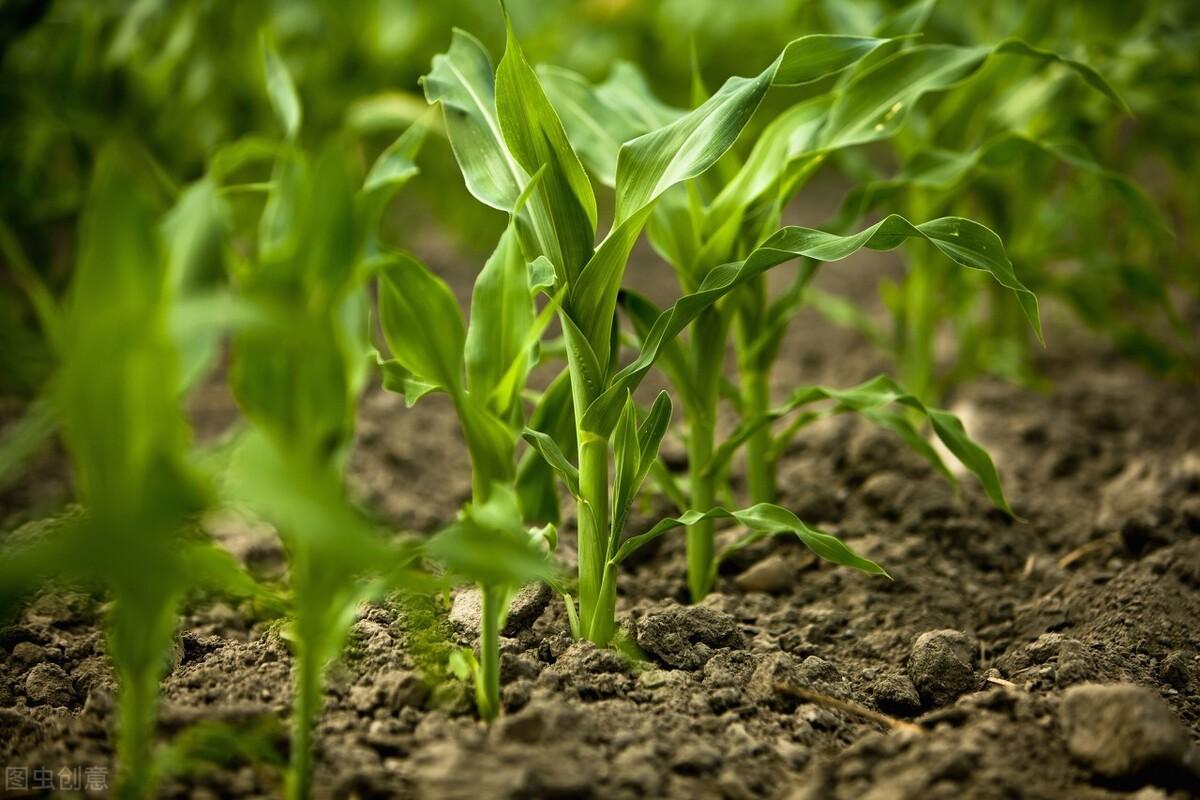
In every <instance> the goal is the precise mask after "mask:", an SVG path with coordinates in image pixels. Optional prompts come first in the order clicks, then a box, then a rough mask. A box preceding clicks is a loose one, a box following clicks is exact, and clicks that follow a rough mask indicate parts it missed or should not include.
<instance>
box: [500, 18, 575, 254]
mask: <svg viewBox="0 0 1200 800" xmlns="http://www.w3.org/2000/svg"><path fill="white" fill-rule="evenodd" d="M505 27H506V31H507V44H506V47H505V50H504V58H503V59H501V61H500V66H499V67H497V69H496V113H497V118H498V120H499V123H500V130H501V132H502V133H503V135H504V141H505V143H506V144H507V146H508V150H509V152H510V153H511V154H512V156H513V158H514V159H516V161H517V163H519V164H520V165H521V166H522V167H523V168H524V170H525V171H526V172H527V173H528V174H530V175H532V174H533V173H535V172H537V171H538V170H540V169H544V170H545V174H544V175H543V176H542V179H541V180H540V181H538V183H537V186H536V188H535V189H534V197H535V198H536V199H537V201H539V202H535V203H534V205H533V207H532V213H533V214H534V216H535V217H538V218H547V219H548V221H549V225H550V229H551V230H552V231H553V232H554V236H553V238H552V239H551V240H550V245H551V250H550V252H544V251H543V253H542V254H543V255H546V256H548V257H549V258H550V261H551V262H552V263H554V265H555V267H556V270H562V274H565V275H567V276H568V277H574V276H575V275H577V274H578V272H579V270H580V269H581V268H582V267H583V265H584V264H585V263H587V260H588V258H589V257H590V256H591V254H592V248H593V243H594V241H595V236H596V198H595V196H594V195H593V194H592V185H591V183H590V181H588V177H587V173H585V172H584V169H583V165H582V164H581V163H580V161H579V157H578V156H577V155H576V153H575V150H574V149H573V148H572V147H571V143H570V142H569V141H568V140H567V134H566V131H565V130H564V128H563V125H562V122H561V121H560V120H559V118H558V115H557V114H556V113H555V111H554V107H553V106H552V105H551V104H550V101H549V99H547V97H546V94H545V92H544V91H543V89H542V85H541V83H540V82H539V81H538V77H537V73H535V72H534V70H533V68H532V67H531V66H530V65H529V63H528V62H527V61H526V60H525V54H524V52H523V51H522V50H521V44H520V42H519V41H518V40H517V36H516V33H515V32H514V31H513V28H512V21H511V20H509V19H508V16H507V14H506V15H505ZM545 244H546V242H545V241H543V245H545Z"/></svg>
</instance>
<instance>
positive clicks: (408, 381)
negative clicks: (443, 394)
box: [368, 350, 441, 408]
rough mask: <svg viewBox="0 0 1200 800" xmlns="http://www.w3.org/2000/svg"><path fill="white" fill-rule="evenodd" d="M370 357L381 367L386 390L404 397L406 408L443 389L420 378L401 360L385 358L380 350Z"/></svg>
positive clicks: (372, 353) (380, 370)
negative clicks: (406, 367)
mask: <svg viewBox="0 0 1200 800" xmlns="http://www.w3.org/2000/svg"><path fill="white" fill-rule="evenodd" d="M368 357H369V358H370V359H371V363H373V364H374V365H375V366H376V367H378V368H379V373H380V376H381V378H382V381H381V382H382V385H383V388H384V390H385V391H388V392H392V393H393V394H398V395H400V396H401V397H403V398H404V405H405V407H406V408H412V407H413V406H414V405H416V404H417V401H418V400H420V399H421V398H422V397H424V396H425V395H427V394H429V393H431V392H436V391H440V390H441V387H439V386H435V385H434V384H432V383H425V382H423V381H420V380H418V379H417V378H416V376H415V375H413V374H412V373H411V372H409V371H408V370H406V369H405V368H404V366H403V365H401V363H400V362H399V361H396V360H395V359H393V358H384V357H383V355H382V354H381V353H380V352H379V351H378V350H375V351H373V352H371V353H369V354H368Z"/></svg>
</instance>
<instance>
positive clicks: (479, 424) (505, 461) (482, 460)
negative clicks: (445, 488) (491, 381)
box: [454, 393, 516, 496]
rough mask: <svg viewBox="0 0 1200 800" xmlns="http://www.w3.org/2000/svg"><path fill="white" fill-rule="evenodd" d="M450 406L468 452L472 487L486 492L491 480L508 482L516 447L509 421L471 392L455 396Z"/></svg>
mask: <svg viewBox="0 0 1200 800" xmlns="http://www.w3.org/2000/svg"><path fill="white" fill-rule="evenodd" d="M454 408H455V412H456V413H457V414H458V418H459V421H460V423H461V424H462V430H463V437H464V438H465V439H466V440H467V449H468V450H469V451H470V453H471V477H472V482H473V484H474V486H475V490H476V491H477V492H486V491H487V489H488V487H489V486H491V485H492V484H494V483H503V484H505V485H508V484H509V483H510V482H511V481H512V479H513V475H514V466H513V459H514V451H515V448H516V440H515V439H516V437H515V435H514V433H513V431H512V429H511V428H510V427H509V424H508V423H507V422H506V421H505V420H502V419H500V418H499V417H497V416H496V415H495V414H493V413H492V412H491V411H490V410H489V409H488V408H487V407H486V406H484V405H483V403H482V402H481V401H479V400H477V399H476V398H475V396H474V395H471V394H467V393H463V394H460V395H459V396H457V397H456V398H455V402H454ZM476 496H480V495H479V494H477V495H476Z"/></svg>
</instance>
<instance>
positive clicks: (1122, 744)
mask: <svg viewBox="0 0 1200 800" xmlns="http://www.w3.org/2000/svg"><path fill="white" fill-rule="evenodd" d="M1059 713H1060V720H1061V722H1062V726H1063V733H1064V735H1065V736H1066V740H1067V749H1068V750H1069V751H1070V752H1071V755H1072V756H1074V757H1075V758H1076V759H1078V760H1079V761H1080V762H1082V763H1084V764H1086V765H1087V766H1088V768H1090V769H1091V770H1092V771H1093V772H1095V773H1096V774H1098V775H1101V776H1104V777H1107V778H1133V777H1143V778H1145V779H1146V780H1142V781H1141V782H1142V783H1149V782H1152V781H1151V780H1150V778H1152V777H1153V775H1154V773H1156V772H1157V773H1159V774H1161V772H1160V771H1161V770H1170V769H1176V770H1179V769H1183V770H1189V771H1192V772H1193V773H1195V772H1196V771H1197V770H1198V769H1200V754H1197V752H1196V748H1195V747H1194V745H1193V744H1192V741H1191V737H1190V736H1189V735H1188V731H1187V729H1186V728H1185V727H1184V726H1183V724H1182V723H1180V722H1179V720H1178V719H1177V718H1176V716H1175V714H1174V712H1172V711H1171V708H1170V707H1169V706H1168V705H1167V704H1166V703H1165V702H1163V700H1162V698H1160V697H1159V696H1158V695H1156V694H1155V693H1154V692H1152V691H1150V690H1149V689H1145V688H1142V687H1140V686H1133V685H1131V684H1084V685H1082V686H1073V687H1071V688H1070V689H1068V690H1067V691H1066V692H1065V693H1064V694H1063V700H1062V707H1061V709H1060V712H1059Z"/></svg>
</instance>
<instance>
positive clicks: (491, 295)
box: [465, 226, 534, 417]
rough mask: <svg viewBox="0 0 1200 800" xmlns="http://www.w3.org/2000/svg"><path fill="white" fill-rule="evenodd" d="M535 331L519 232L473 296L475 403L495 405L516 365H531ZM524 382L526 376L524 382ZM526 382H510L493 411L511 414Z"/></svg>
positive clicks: (492, 261)
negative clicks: (496, 394) (488, 401)
mask: <svg viewBox="0 0 1200 800" xmlns="http://www.w3.org/2000/svg"><path fill="white" fill-rule="evenodd" d="M533 327H534V305H533V295H532V292H531V291H530V287H529V270H528V268H527V267H526V264H525V257H524V256H523V255H522V253H521V245H520V243H519V242H518V241H517V233H516V228H515V227H512V226H509V228H508V229H507V230H506V231H505V232H504V234H503V235H502V236H501V237H500V242H499V244H498V245H497V246H496V250H495V252H493V253H492V256H491V258H489V259H488V260H487V263H486V264H484V267H483V270H482V271H480V273H479V277H478V278H476V279H475V288H474V290H473V292H472V294H471V323H470V326H469V327H468V328H467V337H466V345H465V346H466V350H465V359H466V368H467V387H468V388H469V389H470V391H471V393H472V394H474V395H475V396H476V397H480V398H488V399H492V395H493V391H494V390H495V389H496V388H497V387H499V386H500V384H501V383H502V382H503V381H504V378H505V375H506V374H508V373H509V372H510V365H513V366H514V367H516V369H517V371H518V372H523V371H524V370H521V369H520V367H519V366H518V365H516V364H514V362H518V361H522V360H523V361H525V362H526V363H527V362H528V356H529V354H530V347H529V342H528V338H529V332H530V330H531V329H532V328H533ZM522 377H523V376H522ZM522 385H523V381H520V380H512V381H510V382H509V389H508V391H506V392H504V394H503V396H501V397H495V398H494V399H495V401H496V402H495V404H494V405H493V406H492V408H493V410H494V411H495V412H496V414H498V415H499V416H500V417H505V416H507V415H508V414H509V412H510V411H511V409H512V408H513V405H514V404H515V403H516V402H517V400H518V396H517V395H518V393H519V392H520V389H521V386H522Z"/></svg>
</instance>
